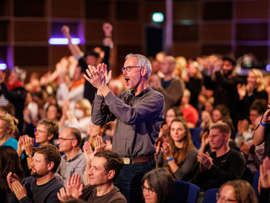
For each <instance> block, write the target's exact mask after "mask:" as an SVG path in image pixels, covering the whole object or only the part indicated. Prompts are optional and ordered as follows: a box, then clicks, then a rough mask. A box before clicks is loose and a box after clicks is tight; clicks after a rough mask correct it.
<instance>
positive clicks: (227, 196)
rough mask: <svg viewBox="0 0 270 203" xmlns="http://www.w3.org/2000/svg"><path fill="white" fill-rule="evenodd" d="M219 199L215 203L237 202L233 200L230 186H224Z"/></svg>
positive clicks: (233, 194) (233, 193)
mask: <svg viewBox="0 0 270 203" xmlns="http://www.w3.org/2000/svg"><path fill="white" fill-rule="evenodd" d="M219 195H220V197H219V199H218V201H217V203H222V202H238V201H237V200H236V199H235V192H234V188H233V186H231V185H225V186H224V187H223V188H222V190H221V191H220V193H219Z"/></svg>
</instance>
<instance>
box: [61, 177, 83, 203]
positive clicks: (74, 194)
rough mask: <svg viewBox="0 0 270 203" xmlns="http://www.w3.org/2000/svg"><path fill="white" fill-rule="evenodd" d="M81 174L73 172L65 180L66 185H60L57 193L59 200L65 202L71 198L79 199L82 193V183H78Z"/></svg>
mask: <svg viewBox="0 0 270 203" xmlns="http://www.w3.org/2000/svg"><path fill="white" fill-rule="evenodd" d="M80 181H81V176H79V175H78V174H73V175H72V177H71V178H68V180H67V187H66V188H64V187H62V188H61V189H60V191H59V192H58V193H57V197H58V199H59V200H60V201H61V202H66V201H68V200H71V199H79V197H80V196H81V195H82V190H83V184H80Z"/></svg>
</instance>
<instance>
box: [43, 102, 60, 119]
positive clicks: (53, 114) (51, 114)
mask: <svg viewBox="0 0 270 203" xmlns="http://www.w3.org/2000/svg"><path fill="white" fill-rule="evenodd" d="M57 114H58V112H57V108H56V106H53V105H51V106H49V108H48V110H47V113H46V118H49V119H57Z"/></svg>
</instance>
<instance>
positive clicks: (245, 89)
mask: <svg viewBox="0 0 270 203" xmlns="http://www.w3.org/2000/svg"><path fill="white" fill-rule="evenodd" d="M237 90H238V94H239V100H240V102H239V112H240V118H242V117H244V118H248V116H249V108H250V106H251V104H252V103H253V101H254V100H255V99H264V100H265V101H266V102H268V93H267V92H266V91H265V88H264V84H263V74H262V72H261V70H259V69H251V70H250V71H249V73H248V77H247V85H241V84H238V85H237Z"/></svg>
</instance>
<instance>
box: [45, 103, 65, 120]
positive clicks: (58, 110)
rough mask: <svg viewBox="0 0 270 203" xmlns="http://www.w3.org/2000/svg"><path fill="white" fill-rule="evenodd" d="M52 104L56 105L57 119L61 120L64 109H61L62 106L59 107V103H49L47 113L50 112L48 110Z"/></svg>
mask: <svg viewBox="0 0 270 203" xmlns="http://www.w3.org/2000/svg"><path fill="white" fill-rule="evenodd" d="M51 106H54V107H55V108H56V110H57V119H58V120H59V119H60V118H61V114H62V111H61V108H60V107H59V105H58V104H49V105H48V107H47V108H46V113H47V112H48V110H49V108H50V107H51ZM46 117H47V116H46Z"/></svg>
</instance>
